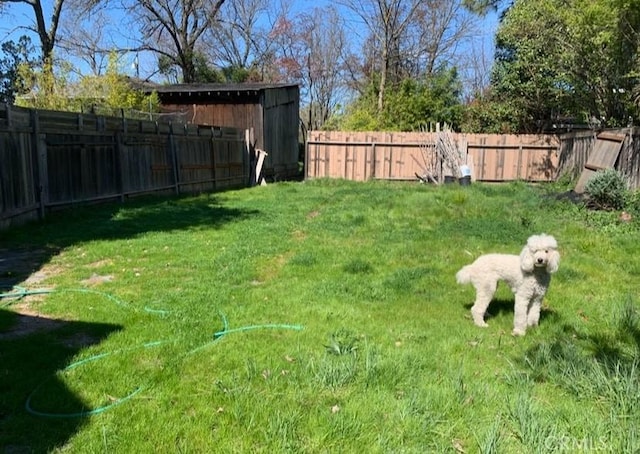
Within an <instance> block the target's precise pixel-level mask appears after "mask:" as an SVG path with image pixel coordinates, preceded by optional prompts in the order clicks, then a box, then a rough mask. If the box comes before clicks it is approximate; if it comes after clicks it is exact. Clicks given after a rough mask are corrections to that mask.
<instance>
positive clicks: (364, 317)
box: [0, 180, 640, 453]
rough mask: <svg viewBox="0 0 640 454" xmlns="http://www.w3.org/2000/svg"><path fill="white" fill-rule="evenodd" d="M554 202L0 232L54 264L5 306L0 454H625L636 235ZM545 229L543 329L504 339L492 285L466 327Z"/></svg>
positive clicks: (522, 192)
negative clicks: (504, 264)
mask: <svg viewBox="0 0 640 454" xmlns="http://www.w3.org/2000/svg"><path fill="white" fill-rule="evenodd" d="M562 191H563V189H562V188H561V187H559V186H533V185H527V184H524V183H513V184H504V185H488V184H473V185H471V186H469V187H460V186H457V185H451V186H448V185H447V186H439V187H438V186H428V185H420V184H417V183H388V182H368V183H354V182H346V181H331V180H319V181H308V182H300V183H278V184H272V185H269V186H266V187H257V188H252V189H244V190H238V191H230V192H224V193H218V194H211V195H201V196H197V197H183V198H169V199H167V198H145V199H134V200H131V201H129V202H127V203H125V204H109V205H101V206H95V207H86V208H78V209H74V210H69V211H64V212H58V213H54V214H51V215H50V216H48V217H47V220H46V221H45V222H43V223H36V224H32V225H28V226H23V227H19V228H14V229H12V230H10V231H3V232H1V233H0V235H1V237H0V238H2V248H3V249H19V248H30V249H34V248H35V249H38V250H40V251H43V250H46V251H48V252H47V255H46V257H45V259H43V260H42V263H41V264H40V265H41V266H40V267H39V271H40V279H39V280H38V281H37V282H36V283H35V284H34V283H33V281H30V282H31V283H29V282H28V283H24V282H23V283H21V284H19V286H20V287H19V288H17V289H2V290H3V291H4V292H5V294H7V293H11V292H14V293H15V292H18V293H20V292H24V297H23V298H7V297H5V298H2V299H0V304H1V305H2V307H1V309H0V331H2V332H4V334H3V335H0V446H2V447H3V448H4V451H2V452H7V453H16V452H20V453H22V452H64V453H85V452H92V453H93V452H96V453H98V452H104V453H107V452H108V453H115V452H118V453H124V452H135V453H155V452H181V453H201V452H202V453H208V452H310V453H311V452H312V453H315V452H332V453H333V452H336V453H337V452H340V453H345V452H346V453H350V452H353V453H359V452H371V453H375V452H380V453H391V452H393V453H395V452H407V453H423V452H438V453H439V452H459V453H461V452H468V453H474V452H485V453H488V452H496V453H498V452H499V453H502V452H505V453H511V452H513V453H521V452H532V453H534V452H591V451H596V450H597V451H598V452H616V453H617V452H632V451H634V450H637V449H639V448H640V426H639V425H638V421H640V386H639V384H638V383H639V381H638V379H639V377H638V366H639V364H638V358H640V355H639V351H640V320H639V315H638V307H639V305H638V304H639V303H638V297H637V285H638V282H639V281H640V261H639V260H638V258H637V257H638V252H639V250H640V247H639V242H638V240H639V239H640V227H639V226H640V224H639V222H638V220H637V219H633V220H632V221H631V222H623V221H620V220H619V219H618V216H619V213H615V212H592V211H589V210H587V209H585V208H584V207H582V206H580V205H576V204H573V203H572V202H570V201H568V200H567V199H566V198H564V197H562V196H561V192H562ZM543 232H544V233H547V234H551V235H554V236H555V237H556V239H557V240H558V243H559V247H560V253H561V255H562V260H561V263H560V269H559V271H558V272H557V273H556V274H555V275H554V276H553V278H552V282H551V286H550V289H549V291H548V293H547V296H546V298H545V303H544V309H543V314H542V318H541V325H540V326H539V327H538V328H536V329H533V330H530V331H528V332H527V335H526V336H525V337H523V338H514V337H512V336H511V335H510V333H511V329H512V324H513V298H512V295H511V293H510V292H509V290H508V289H507V288H504V287H502V288H500V289H499V291H498V293H497V295H496V299H495V301H494V302H493V303H492V304H491V306H490V308H489V313H490V317H489V318H488V323H489V327H488V328H485V329H482V328H478V327H476V326H474V325H473V323H472V322H471V319H470V316H469V308H470V306H471V303H472V301H473V297H474V293H473V288H472V287H471V286H459V285H457V284H456V282H455V277H454V276H455V273H456V271H457V270H458V269H459V268H460V267H462V266H463V265H465V264H467V263H470V262H471V261H473V260H474V259H475V258H476V257H477V256H479V255H480V254H483V253H487V252H503V253H514V254H518V253H519V252H520V250H521V248H522V246H523V245H524V243H525V242H526V239H527V237H528V236H529V235H531V234H537V233H543ZM42 289H46V290H45V292H44V293H42V294H31V293H40V292H39V291H42ZM49 290H50V291H49ZM18 312H20V313H23V314H26V316H24V317H19V316H18V315H17V314H18ZM43 318H46V319H55V320H56V321H57V323H53V322H52V321H51V320H49V323H48V324H47V323H45V324H43V327H42V328H41V329H35V330H22V331H20V330H16V328H15V327H16V324H17V323H29V322H30V321H31V322H34V323H35V321H38V320H39V321H42V319H43ZM36 319H37V320H36Z"/></svg>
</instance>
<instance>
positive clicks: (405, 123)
mask: <svg viewBox="0 0 640 454" xmlns="http://www.w3.org/2000/svg"><path fill="white" fill-rule="evenodd" d="M376 86H377V85H376V84H372V86H371V87H372V89H371V90H370V91H369V92H368V93H366V94H365V95H364V96H361V97H360V98H359V99H358V100H357V101H356V102H354V103H353V104H352V105H350V106H349V107H348V108H347V111H346V113H345V114H343V115H342V116H341V117H339V118H333V119H332V120H331V121H330V122H329V123H328V125H327V127H328V128H338V129H345V130H356V131H364V130H395V131H415V130H418V129H419V128H420V126H421V125H424V124H427V123H437V122H440V123H447V124H449V125H451V126H452V127H453V128H454V129H457V128H459V126H460V124H461V120H462V104H461V102H460V93H461V89H462V85H461V83H460V81H459V79H458V73H457V71H456V70H455V68H443V69H440V70H439V71H437V72H436V73H434V74H432V75H430V76H427V77H425V78H423V79H419V80H416V79H410V78H407V79H405V80H403V81H402V82H401V83H400V84H399V85H398V86H397V87H395V88H393V89H392V90H390V91H389V92H388V93H387V102H386V104H385V106H384V108H383V110H382V112H379V111H378V110H377V100H378V97H377V93H376V92H375V87H376Z"/></svg>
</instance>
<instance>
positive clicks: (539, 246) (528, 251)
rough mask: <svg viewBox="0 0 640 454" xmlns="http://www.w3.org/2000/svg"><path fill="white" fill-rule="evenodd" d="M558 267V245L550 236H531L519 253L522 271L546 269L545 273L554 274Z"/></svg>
mask: <svg viewBox="0 0 640 454" xmlns="http://www.w3.org/2000/svg"><path fill="white" fill-rule="evenodd" d="M558 265H560V254H559V253H558V243H557V242H556V239H555V238H554V237H552V236H550V235H545V234H544V233H543V234H541V235H533V236H530V237H529V239H528V240H527V245H526V246H525V247H524V248H523V249H522V252H521V253H520V267H521V268H522V271H525V272H529V273H530V272H532V271H533V270H535V269H543V268H544V269H546V271H547V273H555V272H556V271H558Z"/></svg>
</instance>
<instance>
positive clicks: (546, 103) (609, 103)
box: [465, 0, 640, 132]
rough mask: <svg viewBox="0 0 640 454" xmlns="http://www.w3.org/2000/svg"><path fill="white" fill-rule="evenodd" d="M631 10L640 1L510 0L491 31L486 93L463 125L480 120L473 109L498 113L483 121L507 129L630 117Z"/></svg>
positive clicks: (634, 44) (637, 24) (634, 48)
mask: <svg viewBox="0 0 640 454" xmlns="http://www.w3.org/2000/svg"><path fill="white" fill-rule="evenodd" d="M639 9H640V0H597V1H594V0H565V1H563V2H558V1H555V0H516V1H515V2H514V3H513V6H512V7H511V8H509V9H508V11H507V12H506V13H505V15H504V17H503V19H502V21H501V23H500V26H499V29H498V32H497V35H496V49H497V50H496V59H495V64H494V68H493V71H492V78H491V79H492V82H491V85H492V87H491V91H490V94H489V96H488V97H487V98H485V99H484V100H483V102H481V103H476V104H475V105H474V106H473V108H472V110H471V111H470V115H468V116H467V117H466V122H465V125H466V126H465V127H469V128H475V127H478V126H479V125H480V124H482V123H485V122H484V121H479V120H480V119H481V118H483V117H484V118H485V119H487V118H488V115H487V112H485V113H482V112H481V109H487V110H488V112H491V113H499V114H500V115H498V116H497V117H495V119H494V122H493V124H485V126H486V127H488V128H489V129H491V130H503V128H504V127H508V128H509V129H510V132H532V131H540V130H543V129H546V128H549V127H551V126H552V125H553V124H555V123H556V122H558V121H564V120H566V119H571V120H573V121H577V122H581V123H586V122H591V123H592V124H602V125H607V126H621V125H626V124H627V122H628V121H629V117H631V118H635V119H637V118H638V109H637V106H634V104H633V102H632V99H631V98H632V96H631V93H632V90H633V87H634V85H635V84H636V83H637V82H636V81H637V71H636V73H635V74H636V75H635V76H634V64H635V65H637V61H638V60H637V59H638V56H639V43H640V40H639V36H640V35H639V34H638V32H639V31H640V13H639V12H638V10H639ZM635 69H637V66H635ZM509 117H510V118H509ZM505 120H507V121H505ZM593 120H596V121H595V122H594V121H593Z"/></svg>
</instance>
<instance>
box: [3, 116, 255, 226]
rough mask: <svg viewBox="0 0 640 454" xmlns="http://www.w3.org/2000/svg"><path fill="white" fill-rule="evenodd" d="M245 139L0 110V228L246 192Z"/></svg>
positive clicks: (235, 134)
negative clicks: (88, 210) (179, 197)
mask: <svg viewBox="0 0 640 454" xmlns="http://www.w3.org/2000/svg"><path fill="white" fill-rule="evenodd" d="M245 136H246V132H245V131H242V130H238V129H233V128H219V127H211V126H207V127H200V126H197V125H184V124H181V125H179V126H175V125H172V124H170V123H158V122H153V121H140V120H127V119H123V118H112V117H102V116H97V115H90V114H76V113H68V112H53V111H42V110H32V109H23V108H18V107H10V106H6V105H0V228H6V227H8V226H9V225H12V224H17V223H21V222H24V220H27V219H34V218H38V217H40V218H42V217H44V215H45V213H46V212H47V210H49V209H52V208H55V207H63V206H69V205H74V204H78V203H87V202H93V201H99V200H107V199H114V200H117V199H123V198H125V197H128V196H133V195H137V194H144V193H151V192H165V193H174V194H179V193H199V192H205V191H214V190H218V189H223V188H230V187H242V186H247V185H249V183H250V178H251V177H250V162H249V148H248V147H247V141H246V139H245Z"/></svg>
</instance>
